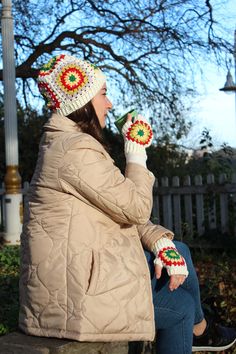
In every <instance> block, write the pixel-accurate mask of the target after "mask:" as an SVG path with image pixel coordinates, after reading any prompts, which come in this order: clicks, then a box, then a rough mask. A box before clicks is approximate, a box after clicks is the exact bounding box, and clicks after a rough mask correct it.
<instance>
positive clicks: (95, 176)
mask: <svg viewBox="0 0 236 354" xmlns="http://www.w3.org/2000/svg"><path fill="white" fill-rule="evenodd" d="M106 155H107V156H106ZM58 174H59V180H60V183H61V186H62V188H63V190H64V191H66V192H68V193H71V194H73V195H75V196H76V197H77V198H80V199H82V200H83V201H84V202H85V203H88V204H90V205H92V206H93V207H95V208H97V209H99V210H100V211H101V212H104V213H106V214H108V215H109V216H110V217H111V218H112V219H113V220H114V221H116V222H119V223H124V224H135V225H138V224H144V223H146V222H147V220H148V219H149V217H150V214H151V210H152V187H153V183H154V176H153V174H152V173H151V172H149V171H148V170H147V169H146V168H144V167H142V166H140V165H138V164H128V167H127V169H126V174H125V176H124V175H122V173H121V172H120V170H119V169H118V168H117V167H116V166H115V165H114V163H113V160H112V159H111V158H110V157H109V155H108V154H104V153H102V151H99V150H96V149H94V148H93V149H89V148H84V147H83V146H82V145H81V146H80V145H79V144H77V145H76V147H75V148H74V149H70V150H69V151H67V153H66V154H65V157H64V159H63V161H62V162H61V166H60V168H59V171H58Z"/></svg>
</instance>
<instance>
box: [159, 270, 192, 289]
mask: <svg viewBox="0 0 236 354" xmlns="http://www.w3.org/2000/svg"><path fill="white" fill-rule="evenodd" d="M161 273H162V267H161V266H160V265H158V264H155V274H156V278H157V279H160V277H161ZM185 279H186V275H181V274H174V275H171V276H170V283H169V289H170V290H171V291H173V290H176V289H178V287H179V286H180V285H182V284H183V283H184V282H185Z"/></svg>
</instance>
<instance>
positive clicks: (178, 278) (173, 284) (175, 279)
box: [169, 275, 186, 291]
mask: <svg viewBox="0 0 236 354" xmlns="http://www.w3.org/2000/svg"><path fill="white" fill-rule="evenodd" d="M185 279H186V276H185V275H171V277H170V284H169V289H170V290H171V291H173V290H176V289H177V288H178V287H179V286H180V285H182V284H183V283H184V281H185Z"/></svg>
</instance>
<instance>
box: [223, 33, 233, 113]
mask: <svg viewBox="0 0 236 354" xmlns="http://www.w3.org/2000/svg"><path fill="white" fill-rule="evenodd" d="M233 56H234V80H235V81H234V80H233V76H232V74H231V72H230V68H229V69H228V73H227V76H226V82H225V85H224V87H222V88H221V89H220V91H224V92H226V93H235V115H236V30H235V31H234V52H233Z"/></svg>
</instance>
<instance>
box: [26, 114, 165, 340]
mask: <svg viewBox="0 0 236 354" xmlns="http://www.w3.org/2000/svg"><path fill="white" fill-rule="evenodd" d="M153 182H154V177H153V175H152V173H150V172H149V171H148V170H147V169H145V168H143V167H142V166H139V165H137V164H128V166H127V169H126V173H125V177H124V176H123V175H122V174H121V173H120V171H119V169H118V168H116V167H115V166H114V164H113V160H112V159H111V157H110V156H109V155H108V154H107V152H106V151H105V150H104V148H103V147H102V146H101V144H100V143H99V142H97V141H96V140H95V139H94V138H93V137H91V136H90V135H88V134H84V133H81V132H80V131H79V130H78V128H77V126H76V124H75V123H73V122H72V121H71V120H69V119H67V118H66V117H61V116H58V115H53V116H52V118H51V119H50V120H49V122H48V123H47V124H46V125H45V133H44V135H43V138H42V141H41V144H40V150H39V158H38V162H37V167H36V170H35V173H34V176H33V179H32V182H31V187H30V191H29V193H28V198H27V199H28V201H27V204H28V206H27V207H26V208H25V215H24V225H23V232H22V236H21V245H22V247H21V248H22V249H21V251H22V252H21V277H20V315H19V326H20V328H21V329H22V330H23V331H24V332H26V333H28V334H32V335H36V336H49V337H59V338H71V339H75V340H79V341H116V340H117V341H122V340H125V341H126V340H127V341H129V340H152V339H153V338H154V332H155V330H154V314H153V304H152V295H151V286H150V277H149V270H148V266H147V263H146V259H145V255H144V252H143V248H142V244H143V246H144V247H146V248H148V249H151V248H152V245H153V243H154V242H155V241H156V240H157V239H158V238H160V237H161V235H162V234H163V233H164V232H165V231H166V230H165V229H163V228H162V227H160V226H156V225H152V224H151V223H150V222H148V220H149V217H150V213H151V209H152V186H153ZM140 241H141V242H140ZM141 243H142V244H141Z"/></svg>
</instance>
